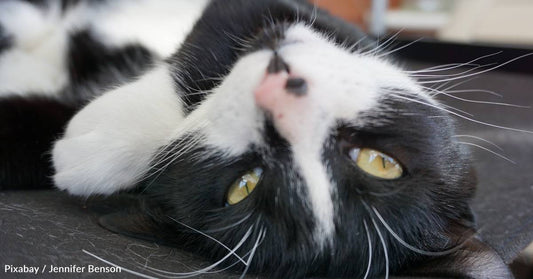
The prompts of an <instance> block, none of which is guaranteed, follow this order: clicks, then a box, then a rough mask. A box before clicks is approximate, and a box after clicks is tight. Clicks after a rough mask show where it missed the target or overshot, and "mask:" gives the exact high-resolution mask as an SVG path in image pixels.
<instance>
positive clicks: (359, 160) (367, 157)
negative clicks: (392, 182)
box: [349, 148, 403, 179]
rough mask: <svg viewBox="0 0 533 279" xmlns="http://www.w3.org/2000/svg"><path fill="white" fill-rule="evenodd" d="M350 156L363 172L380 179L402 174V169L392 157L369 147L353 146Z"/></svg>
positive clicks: (394, 177) (397, 176)
mask: <svg viewBox="0 0 533 279" xmlns="http://www.w3.org/2000/svg"><path fill="white" fill-rule="evenodd" d="M349 155H350V158H351V159H352V160H353V161H354V162H355V164H356V165H357V166H358V167H359V168H360V169H362V170H363V171H364V172H366V173H368V174H371V175H373V176H375V177H378V178H382V179H396V178H399V177H401V176H402V173H403V169H402V166H401V165H400V163H398V162H397V161H396V160H395V159H393V158H392V157H390V156H388V155H385V154H383V153H381V152H379V151H377V150H374V149H370V148H353V149H351V150H350V153H349Z"/></svg>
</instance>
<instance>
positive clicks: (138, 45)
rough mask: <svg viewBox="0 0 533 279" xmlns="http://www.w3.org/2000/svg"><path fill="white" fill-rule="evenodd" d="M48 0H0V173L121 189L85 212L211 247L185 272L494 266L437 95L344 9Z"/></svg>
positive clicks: (106, 222)
mask: <svg viewBox="0 0 533 279" xmlns="http://www.w3.org/2000/svg"><path fill="white" fill-rule="evenodd" d="M58 3H59V2H55V1H37V2H35V3H27V2H19V1H7V2H6V3H2V4H1V6H0V7H1V10H2V12H0V23H1V24H2V29H1V30H2V31H1V34H2V36H1V38H2V43H0V51H1V52H0V80H1V81H2V82H1V83H0V94H1V95H0V96H2V99H1V101H0V116H1V118H0V122H1V124H2V125H3V126H2V129H3V130H2V132H1V135H2V141H3V142H4V143H3V146H4V149H3V150H2V153H1V154H0V158H1V160H2V168H1V170H0V171H1V176H0V181H1V184H2V185H7V186H3V188H4V189H5V188H8V187H9V188H32V187H35V186H37V185H45V184H53V185H55V187H57V188H58V189H61V190H66V191H68V192H69V193H71V194H73V195H79V196H90V195H98V194H103V195H110V194H113V193H116V192H119V191H123V190H136V191H137V192H138V195H139V199H140V202H139V206H138V207H135V208H130V209H126V210H124V211H123V212H118V213H115V214H111V215H107V216H104V217H102V218H101V220H100V223H101V224H102V225H103V226H104V227H106V228H108V229H110V230H112V231H116V232H119V233H122V234H125V235H129V236H134V237H139V238H143V239H150V240H153V241H158V242H162V243H166V244H168V245H176V246H179V247H182V248H185V249H189V250H191V251H194V252H196V253H198V254H200V255H203V256H205V257H208V258H211V259H213V260H214V261H215V264H214V265H213V266H212V267H211V268H206V269H205V270H199V271H198V272H197V273H194V274H201V273H202V272H203V271H209V270H211V269H212V268H214V267H217V268H226V267H232V268H234V269H236V270H241V271H242V272H243V274H245V273H246V272H255V273H260V274H265V275H267V276H269V277H275V278H301V277H305V276H327V277H353V278H374V277H379V276H385V277H388V276H389V274H409V275H420V276H442V277H456V278H511V275H510V273H509V271H508V270H507V268H506V266H505V265H504V264H503V262H502V261H501V259H500V258H499V257H498V256H497V255H496V254H495V253H494V252H493V251H492V250H491V249H490V248H489V247H487V246H486V245H485V244H483V243H482V242H481V241H480V240H479V239H478V238H477V237H476V234H475V225H474V220H473V215H472V213H471V211H470V207H469V202H470V199H471V198H472V196H473V194H474V190H475V186H476V180H475V174H474V172H473V170H472V167H471V164H470V159H469V154H468V152H467V150H465V148H464V147H463V146H462V145H460V144H459V143H458V142H457V141H456V140H455V139H454V137H453V136H454V126H453V121H452V120H451V118H450V117H449V114H448V110H447V109H446V108H445V107H444V106H442V105H440V104H439V103H437V102H436V101H435V100H434V99H432V97H431V96H430V92H428V91H427V90H425V89H424V88H423V87H422V86H421V85H419V84H418V83H417V81H416V80H415V79H414V78H413V77H411V76H409V75H408V74H407V73H406V72H404V71H403V70H402V69H401V68H399V67H397V66H396V65H394V63H392V62H391V61H389V60H388V58H387V57H383V56H382V55H380V54H379V52H376V51H372V50H369V46H371V45H372V44H373V42H371V41H370V40H369V39H366V38H365V36H364V35H363V34H362V33H361V32H359V31H358V30H357V29H356V28H355V27H353V26H351V25H349V24H347V23H344V22H342V21H341V20H339V19H336V18H334V17H332V16H330V15H328V14H327V13H325V12H323V11H321V10H318V9H316V8H314V7H313V6H311V5H310V4H308V3H306V2H305V1H288V0H271V1H266V0H265V1H247V0H212V1H207V0H201V1H198V0H195V1H185V0H180V1H136V2H131V1H88V0H87V1H63V2H62V3H61V5H59V4H58ZM133 15H137V16H138V17H136V16H133ZM149 15H153V16H149ZM20 22H23V23H24V24H21V23H20ZM159 41H161V42H160V43H159ZM156 42H157V43H156ZM63 128H64V129H63ZM48 151H50V152H48ZM49 160H51V162H52V164H51V166H50V164H49ZM51 167H53V176H49V174H50V173H51V172H52V169H51ZM30 174H31V175H30ZM50 177H53V178H52V179H50ZM178 275H179V274H178ZM181 275H190V274H181Z"/></svg>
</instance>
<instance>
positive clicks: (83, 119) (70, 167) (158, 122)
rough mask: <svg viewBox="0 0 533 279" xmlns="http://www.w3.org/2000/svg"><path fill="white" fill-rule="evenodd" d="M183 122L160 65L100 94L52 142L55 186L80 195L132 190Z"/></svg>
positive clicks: (176, 99)
mask: <svg viewBox="0 0 533 279" xmlns="http://www.w3.org/2000/svg"><path fill="white" fill-rule="evenodd" d="M182 119H183V114H182V109H181V103H180V99H179V97H178V94H177V93H176V92H175V91H174V84H173V81H172V79H171V77H170V75H169V72H168V69H167V68H166V67H165V66H160V67H158V68H156V69H155V70H153V71H152V72H150V73H148V74H146V75H144V76H143V77H142V78H141V79H139V80H138V81H136V82H133V83H131V84H128V85H127V86H124V87H121V88H119V89H116V90H113V91H110V92H108V93H106V94H104V95H103V96H101V97H99V98H97V99H96V100H94V101H93V102H91V103H90V104H89V105H87V106H86V107H85V108H84V109H83V110H81V111H80V112H79V113H78V114H77V115H76V116H74V118H73V119H72V120H71V121H70V123H69V124H68V127H67V129H66V132H65V135H64V136H63V138H61V139H60V140H58V141H57V142H56V143H55V145H54V149H53V151H52V157H53V165H54V168H55V171H56V173H55V175H54V182H55V184H56V186H57V187H58V188H59V189H63V190H67V191H68V192H70V193H71V194H75V195H83V196H88V195H91V194H111V193H114V192H116V191H118V190H122V189H127V188H131V187H133V186H135V185H136V183H137V182H138V181H139V180H140V179H142V178H143V176H144V175H145V174H146V173H147V172H148V170H149V167H150V162H151V160H152V158H153V157H154V155H155V154H156V153H157V151H158V150H159V148H161V147H162V146H164V145H165V144H167V143H169V141H170V140H171V136H172V133H173V131H174V130H175V129H176V127H178V126H179V124H180V122H181V120H182Z"/></svg>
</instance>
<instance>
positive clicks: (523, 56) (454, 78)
mask: <svg viewBox="0 0 533 279" xmlns="http://www.w3.org/2000/svg"><path fill="white" fill-rule="evenodd" d="M531 55H533V53H528V54H524V55H521V56H518V57H516V58H513V59H511V60H509V61H507V62H504V63H502V64H499V65H497V66H494V67H491V68H488V69H485V70H482V71H479V72H476V73H472V74H468V75H465V76H461V77H453V78H448V79H443V80H433V81H423V82H420V83H422V84H425V83H440V82H446V81H452V80H458V79H463V78H467V77H471V76H476V75H480V74H483V73H486V72H490V71H493V70H496V69H498V68H501V67H503V66H505V65H507V64H510V63H513V62H514V61H516V60H519V59H522V58H525V57H528V56H531Z"/></svg>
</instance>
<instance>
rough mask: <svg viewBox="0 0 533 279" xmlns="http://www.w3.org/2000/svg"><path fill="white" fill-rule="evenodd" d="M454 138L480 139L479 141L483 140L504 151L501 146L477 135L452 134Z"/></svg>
mask: <svg viewBox="0 0 533 279" xmlns="http://www.w3.org/2000/svg"><path fill="white" fill-rule="evenodd" d="M453 137H454V138H472V139H477V140H480V141H483V142H486V143H488V144H490V145H492V146H494V147H496V148H497V149H498V150H500V151H502V152H503V151H504V150H503V148H501V147H500V146H499V145H497V144H495V143H493V142H492V141H489V140H487V139H484V138H482V137H477V136H473V135H454V136H453Z"/></svg>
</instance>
